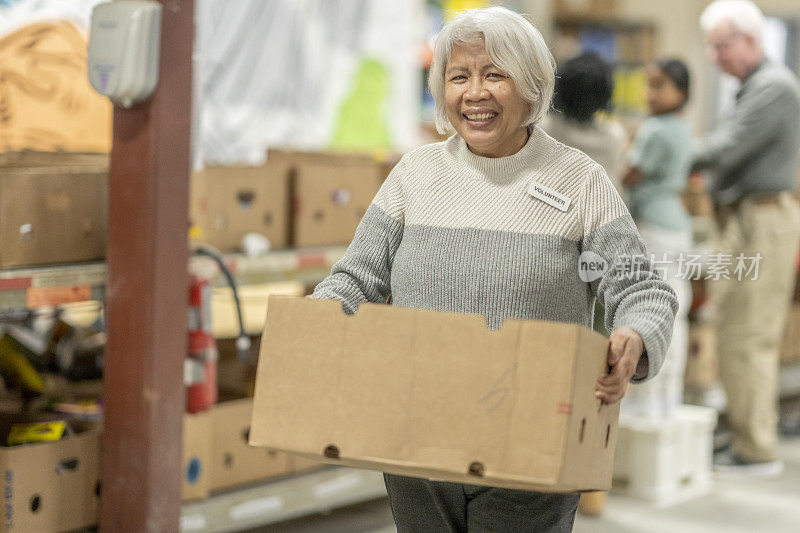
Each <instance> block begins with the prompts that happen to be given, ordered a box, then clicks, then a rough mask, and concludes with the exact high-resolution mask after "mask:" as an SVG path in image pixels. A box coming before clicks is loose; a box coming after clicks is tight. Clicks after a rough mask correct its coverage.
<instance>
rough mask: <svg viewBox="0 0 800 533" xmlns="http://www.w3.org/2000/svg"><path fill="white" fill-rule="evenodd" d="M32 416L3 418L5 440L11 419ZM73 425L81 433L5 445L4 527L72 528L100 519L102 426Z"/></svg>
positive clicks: (0, 460) (0, 430) (1, 454)
mask: <svg viewBox="0 0 800 533" xmlns="http://www.w3.org/2000/svg"><path fill="white" fill-rule="evenodd" d="M30 421H31V419H29V418H22V417H21V416H17V415H3V416H2V417H0V439H2V442H3V444H5V442H6V438H7V436H8V433H9V429H10V427H11V424H13V423H17V422H30ZM72 427H73V429H74V430H75V432H76V433H75V435H73V436H69V437H67V438H64V439H62V440H58V441H52V442H39V443H34V444H23V445H20V446H13V447H5V446H3V447H0V471H2V476H3V478H2V483H3V516H2V519H0V532H5V531H71V530H75V529H81V528H85V527H89V526H91V525H93V524H94V523H95V522H96V521H97V509H98V503H99V495H100V473H99V463H100V431H99V429H98V428H97V427H96V426H91V425H83V426H81V425H75V424H73V425H72Z"/></svg>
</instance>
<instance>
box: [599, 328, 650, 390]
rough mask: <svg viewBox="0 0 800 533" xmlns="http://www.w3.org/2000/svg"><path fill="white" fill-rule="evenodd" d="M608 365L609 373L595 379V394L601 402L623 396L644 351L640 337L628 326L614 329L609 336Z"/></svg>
mask: <svg viewBox="0 0 800 533" xmlns="http://www.w3.org/2000/svg"><path fill="white" fill-rule="evenodd" d="M609 340H610V341H611V346H609V349H608V365H609V366H610V367H611V373H610V374H608V375H607V376H603V377H602V378H600V379H598V380H597V387H596V392H595V396H596V397H597V398H598V399H600V400H602V401H603V403H608V404H611V403H615V402H618V401H620V400H621V399H622V397H623V396H625V391H627V390H628V382H630V380H631V378H632V377H633V373H634V372H636V365H638V364H639V358H640V357H641V356H642V354H643V353H644V342H643V341H642V337H641V336H640V335H639V334H638V333H636V332H635V331H634V330H632V329H631V328H628V327H621V328H618V329H615V330H614V332H613V333H612V334H611V336H610V337H609Z"/></svg>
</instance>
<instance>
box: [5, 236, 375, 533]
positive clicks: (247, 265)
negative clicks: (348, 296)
mask: <svg viewBox="0 0 800 533" xmlns="http://www.w3.org/2000/svg"><path fill="white" fill-rule="evenodd" d="M345 250H346V247H345V246H328V247H320V248H307V249H287V250H275V251H271V252H269V253H267V254H264V255H261V256H258V257H247V256H246V255H245V254H238V253H237V254H226V255H225V259H226V262H227V264H228V266H229V268H230V269H231V271H232V272H233V274H234V277H235V278H236V281H237V283H239V284H240V285H249V284H259V283H268V282H277V281H286V280H297V281H300V282H302V283H305V284H313V283H315V282H317V281H319V280H321V279H322V278H324V277H325V276H326V275H327V274H328V273H329V272H330V269H331V266H332V265H333V264H334V263H335V262H336V261H337V260H338V259H340V258H341V257H342V255H344V252H345ZM189 270H190V271H194V272H202V273H205V274H206V275H209V276H210V277H212V281H213V283H214V284H215V285H220V286H224V285H225V282H224V279H223V278H222V276H220V275H217V274H218V270H217V266H216V264H215V263H214V262H213V261H212V260H211V259H209V258H207V257H192V258H191V259H190V264H189ZM105 285H106V264H105V263H104V262H92V263H78V264H69V265H58V266H45V267H30V268H13V269H6V270H0V313H13V312H15V311H20V310H24V309H28V308H29V307H30V305H29V304H30V303H31V293H32V292H37V293H38V294H39V298H41V293H42V291H44V292H45V293H47V291H48V290H50V291H52V294H54V295H55V297H56V298H58V299H61V300H66V301H67V302H68V301H70V299H71V298H72V299H74V301H78V300H85V299H86V295H87V294H88V295H90V298H91V299H93V300H97V301H103V298H104V296H105ZM31 289H32V290H33V291H31ZM45 299H46V297H45ZM385 495H386V490H385V488H384V485H383V478H382V476H381V474H380V473H378V472H370V471H364V470H355V469H350V468H344V467H327V468H325V469H323V470H317V471H312V472H309V473H298V474H294V475H292V476H290V477H286V478H282V479H277V480H269V481H265V482H264V483H263V484H259V485H255V486H254V485H250V486H247V487H244V488H241V489H233V490H231V491H226V492H224V493H221V494H217V495H213V496H211V497H210V498H207V499H204V500H199V501H194V502H189V503H184V504H183V505H182V507H181V531H186V532H209V531H236V530H240V529H246V528H250V527H258V526H262V525H266V524H272V523H276V522H280V521H283V520H288V519H291V518H296V517H299V516H303V515H308V514H312V513H317V512H324V511H328V510H331V509H334V508H337V507H341V506H345V505H351V504H354V503H359V502H363V501H368V500H371V499H375V498H380V497H383V496H385Z"/></svg>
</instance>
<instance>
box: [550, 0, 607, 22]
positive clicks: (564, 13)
mask: <svg viewBox="0 0 800 533" xmlns="http://www.w3.org/2000/svg"><path fill="white" fill-rule="evenodd" d="M616 10H617V0H556V3H555V14H556V18H565V19H576V18H581V19H592V20H602V19H610V18H614V16H615V15H616Z"/></svg>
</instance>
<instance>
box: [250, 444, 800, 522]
mask: <svg viewBox="0 0 800 533" xmlns="http://www.w3.org/2000/svg"><path fill="white" fill-rule="evenodd" d="M781 455H782V457H783V460H784V462H785V463H786V470H785V471H784V472H783V474H782V475H781V476H780V477H778V478H775V479H769V480H765V479H748V480H740V481H730V480H724V481H723V480H715V484H714V489H713V491H712V492H711V493H710V494H707V495H705V496H702V497H699V498H696V499H694V500H691V501H688V502H685V503H681V504H677V505H674V506H671V507H667V508H664V509H656V508H654V507H653V506H652V505H650V504H648V503H647V502H644V501H641V500H637V499H635V498H631V497H627V496H622V495H615V494H614V493H613V491H612V493H611V497H610V498H609V500H608V504H607V505H606V508H605V510H604V512H603V514H602V515H601V516H600V517H596V518H591V517H586V516H581V515H578V517H577V519H576V522H575V528H574V531H575V533H612V532H613V533H626V532H631V533H633V532H636V533H650V532H652V533H662V532H663V533H674V532H681V533H694V532H697V533H716V532H720V533H722V532H725V533H738V532H741V533H751V532H758V533H784V532H785V533H790V532H791V533H795V532H800V437H797V436H794V437H789V436H785V437H782V439H781ZM256 531H259V532H261V533H279V532H280V533H312V532H314V533H316V532H326V533H394V532H395V527H394V522H393V521H392V515H391V511H390V509H389V505H388V501H387V500H386V499H379V500H375V501H372V502H367V503H364V504H360V505H356V506H352V507H348V508H344V509H339V510H335V511H333V512H331V513H330V514H327V515H316V516H311V517H306V518H303V519H300V520H295V521H292V522H286V523H282V524H276V525H273V526H270V527H266V528H261V529H258V530H256Z"/></svg>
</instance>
